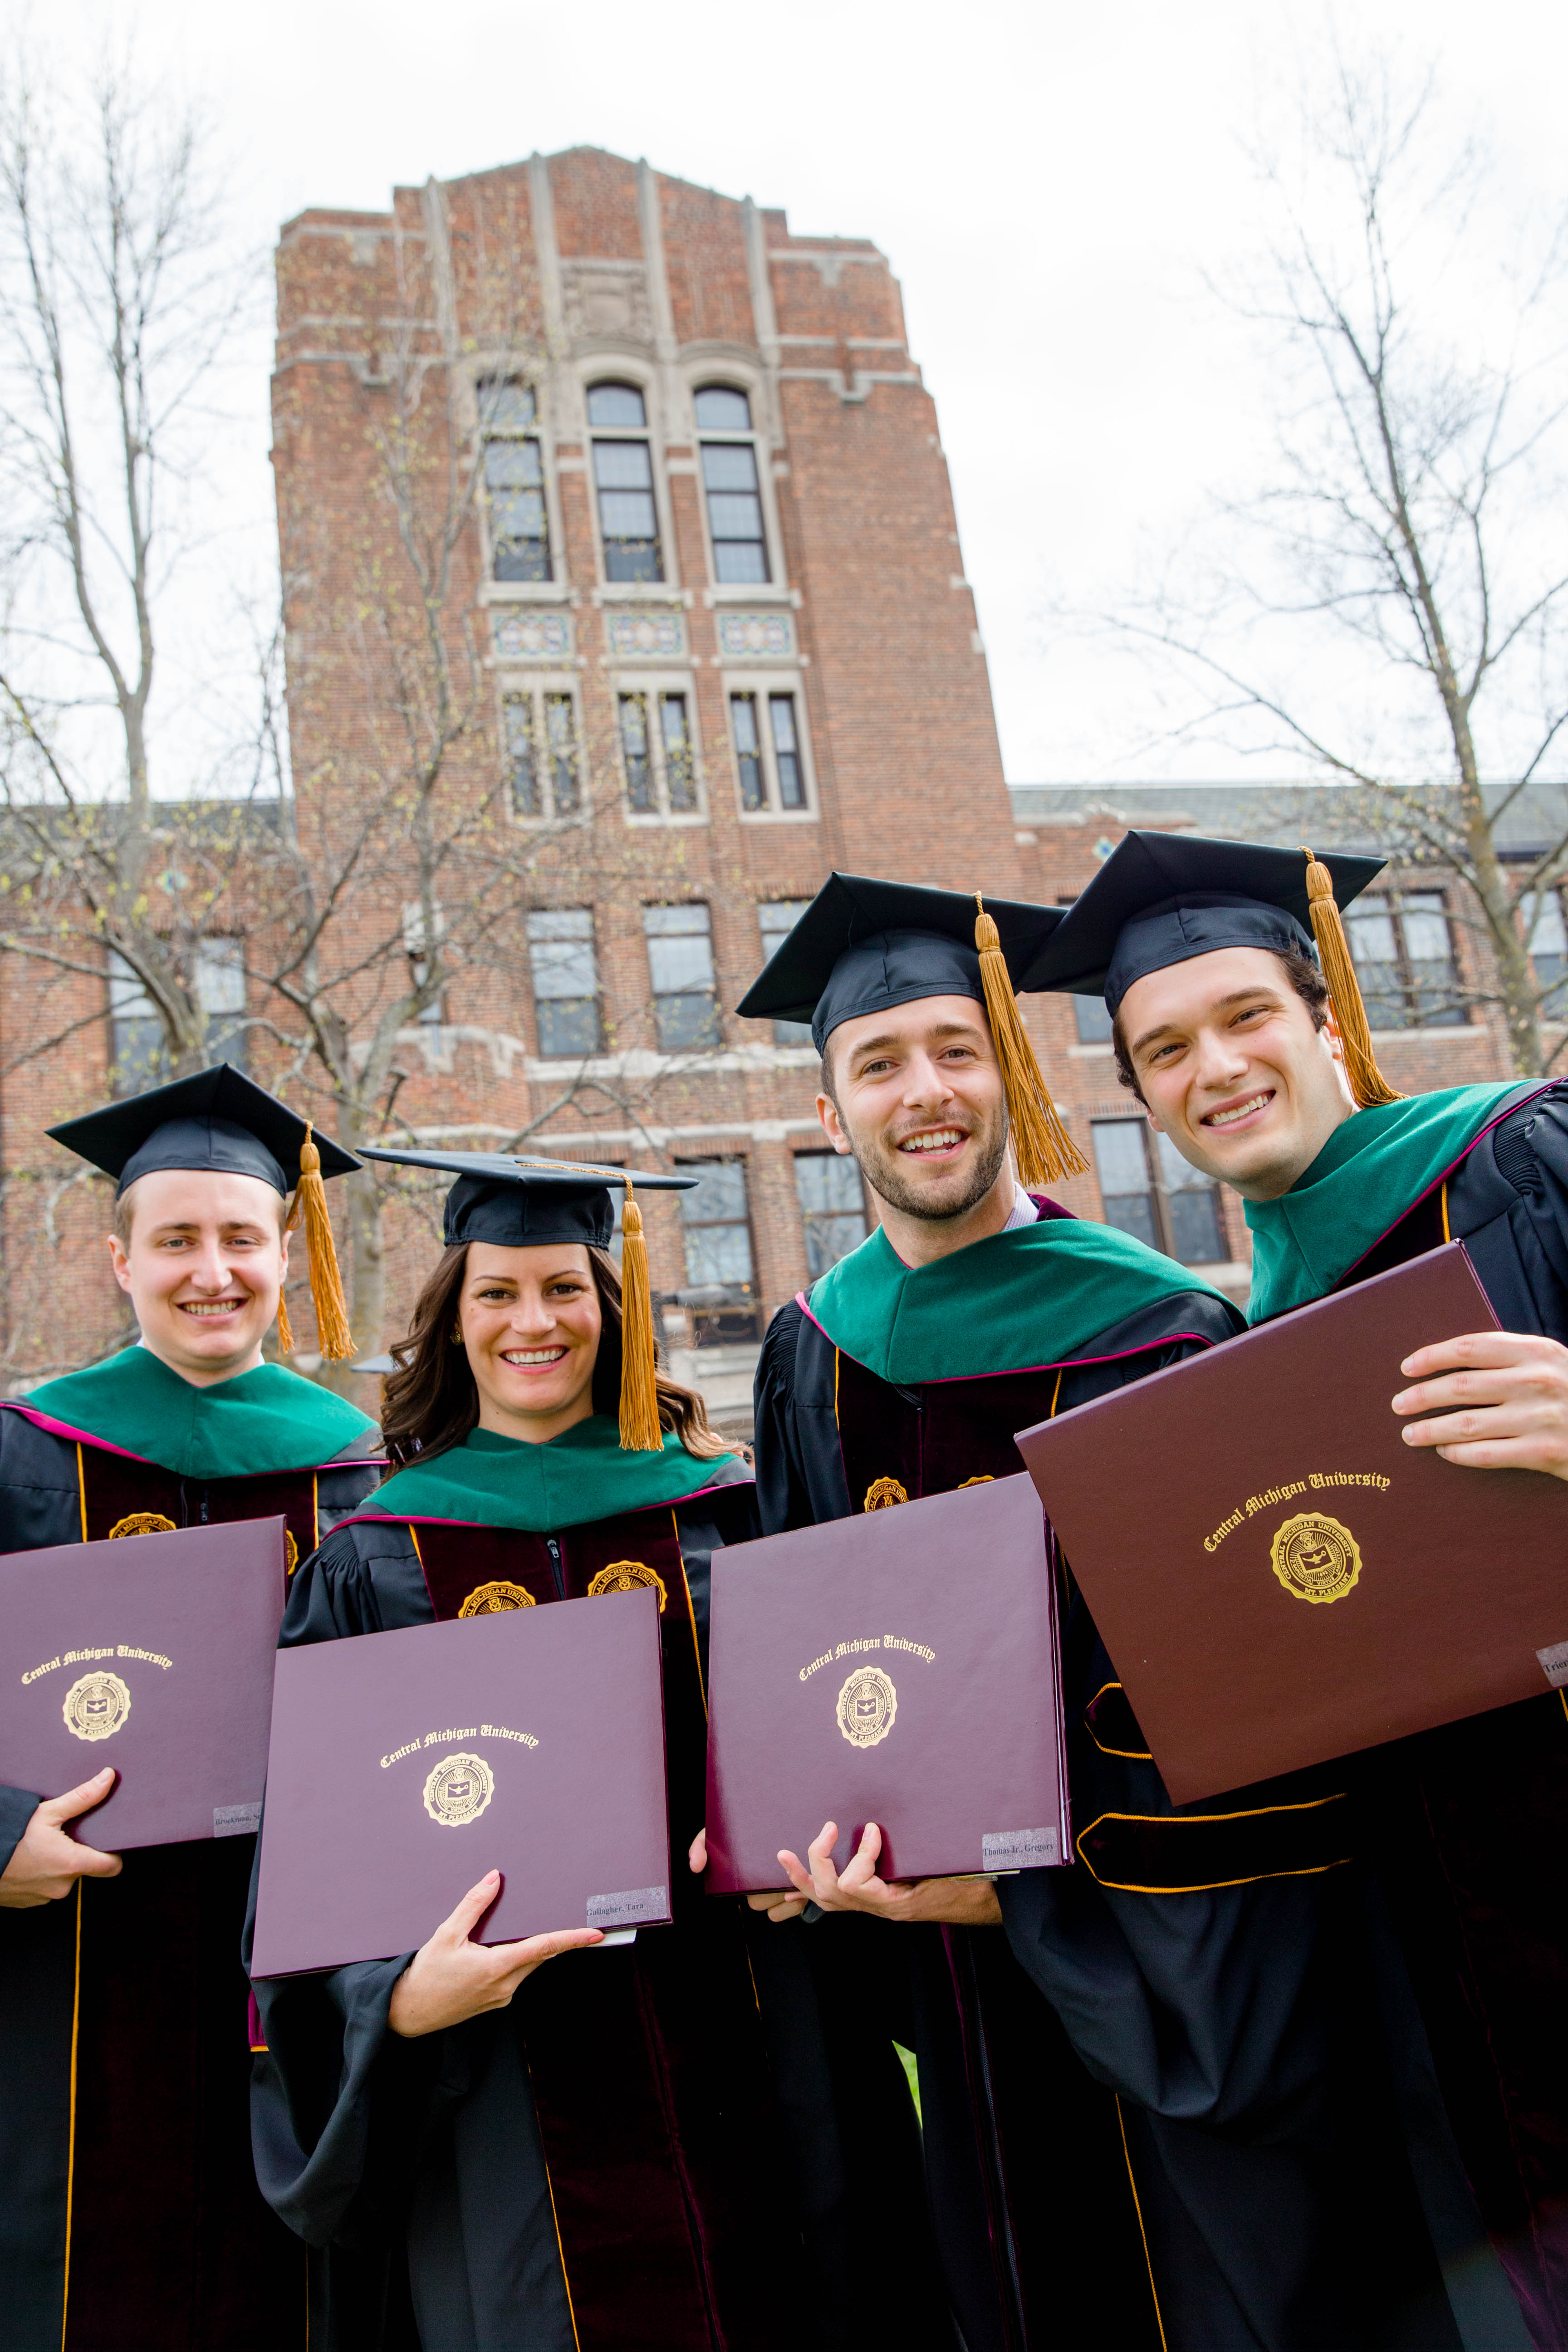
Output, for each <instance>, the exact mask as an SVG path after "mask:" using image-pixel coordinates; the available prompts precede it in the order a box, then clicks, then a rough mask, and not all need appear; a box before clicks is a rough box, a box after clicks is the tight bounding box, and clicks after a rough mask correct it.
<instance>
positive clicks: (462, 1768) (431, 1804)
mask: <svg viewBox="0 0 1568 2352" xmlns="http://www.w3.org/2000/svg"><path fill="white" fill-rule="evenodd" d="M495 1792H496V1776H495V1774H494V1773H493V1772H492V1771H491V1770H490V1768H489V1765H488V1764H487V1763H486V1762H485V1759H484V1758H483V1757H482V1756H443V1757H442V1759H441V1761H440V1762H439V1764H435V1765H432V1766H431V1768H430V1771H429V1774H428V1775H427V1777H426V1782H425V1810H426V1812H427V1813H428V1814H429V1816H430V1818H431V1820H432V1821H433V1822H440V1824H441V1827H442V1828H443V1829H444V1830H460V1829H466V1828H467V1827H468V1823H469V1822H477V1821H478V1820H479V1815H480V1814H481V1813H482V1812H483V1811H484V1809H485V1807H486V1806H487V1805H488V1804H489V1801H490V1799H491V1798H492V1797H493V1796H494V1795H495Z"/></svg>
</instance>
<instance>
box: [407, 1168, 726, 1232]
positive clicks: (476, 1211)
mask: <svg viewBox="0 0 1568 2352" xmlns="http://www.w3.org/2000/svg"><path fill="white" fill-rule="evenodd" d="M363 1157H364V1158H365V1159H366V1160H389V1161H391V1162H392V1163H393V1164H394V1165H395V1166H396V1167H399V1168H434V1169H437V1170H439V1171H441V1172H442V1173H443V1174H445V1175H448V1176H455V1177H456V1178H457V1180H458V1181H457V1182H456V1183H455V1184H454V1185H453V1187H452V1189H451V1191H450V1192H448V1193H447V1205H446V1211H445V1213H444V1215H443V1217H442V1223H441V1238H442V1240H443V1241H444V1242H445V1243H447V1244H448V1246H450V1245H451V1244H454V1243H458V1242H493V1243H494V1244H496V1245H497V1247H498V1248H500V1249H538V1248H542V1247H548V1246H550V1245H552V1244H554V1243H557V1242H583V1243H585V1244H592V1245H593V1246H594V1247H595V1248H596V1249H608V1247H609V1245H610V1239H611V1236H612V1234H614V1232H615V1229H616V1221H615V1212H614V1209H613V1207H612V1205H611V1202H610V1188H611V1187H612V1186H613V1185H617V1184H618V1185H620V1186H622V1187H623V1188H625V1187H626V1186H628V1185H635V1186H636V1187H637V1189H638V1190H639V1191H647V1192H689V1191H690V1190H691V1187H692V1186H693V1185H694V1184H696V1183H698V1182H699V1181H700V1179H699V1178H697V1177H695V1176H665V1175H662V1174H649V1175H643V1174H641V1173H640V1172H639V1171H637V1170H636V1169H633V1170H631V1171H626V1170H625V1169H620V1168H598V1167H593V1166H589V1165H586V1164H584V1162H582V1161H579V1160H517V1159H514V1158H513V1157H512V1156H511V1154H510V1152H504V1151H384V1150H378V1149H373V1148H372V1146H370V1145H369V1144H366V1145H365V1147H364V1150H363Z"/></svg>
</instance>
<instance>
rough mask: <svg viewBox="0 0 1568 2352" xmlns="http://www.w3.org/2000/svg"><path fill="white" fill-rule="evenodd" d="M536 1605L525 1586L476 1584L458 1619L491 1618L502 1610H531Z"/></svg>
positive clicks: (459, 1612) (459, 1611)
mask: <svg viewBox="0 0 1568 2352" xmlns="http://www.w3.org/2000/svg"><path fill="white" fill-rule="evenodd" d="M537 1605H538V1604H537V1603H536V1601H534V1598H533V1595H532V1593H531V1592H530V1591H529V1589H528V1587H527V1586H526V1585H525V1584H476V1585H475V1587H474V1589H473V1591H471V1592H470V1593H469V1595H468V1599H467V1600H466V1601H464V1603H463V1605H462V1607H461V1608H460V1609H459V1610H458V1616H459V1617H493V1616H495V1615H496V1613H497V1612H498V1611H500V1610H502V1609H532V1608H535V1607H536V1606H537Z"/></svg>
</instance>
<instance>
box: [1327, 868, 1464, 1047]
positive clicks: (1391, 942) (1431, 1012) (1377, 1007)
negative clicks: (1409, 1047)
mask: <svg viewBox="0 0 1568 2352" xmlns="http://www.w3.org/2000/svg"><path fill="white" fill-rule="evenodd" d="M1345 927H1346V929H1347V930H1348V931H1349V933H1350V942H1351V953H1352V957H1353V959H1354V962H1355V968H1356V978H1357V980H1358V981H1359V982H1361V992H1362V996H1363V999H1364V1001H1365V1004H1366V1017H1367V1021H1368V1023H1369V1024H1370V1025H1371V1026H1372V1027H1373V1029H1422V1028H1428V1027H1431V1026H1432V1025H1433V1024H1450V1023H1453V1022H1455V1021H1459V1020H1462V1019H1463V1018H1464V1014H1463V1012H1462V1010H1461V1008H1460V1005H1459V993H1458V990H1459V983H1458V972H1457V971H1455V968H1454V943H1453V940H1452V939H1451V938H1450V936H1449V932H1448V919H1447V915H1446V914H1445V913H1444V911H1443V894H1442V892H1441V891H1440V890H1402V891H1393V890H1391V891H1389V892H1387V893H1386V894H1384V893H1382V892H1379V893H1378V894H1376V895H1375V896H1367V897H1363V898H1358V899H1357V900H1356V902H1355V904H1354V906H1353V907H1348V908H1346V909H1345Z"/></svg>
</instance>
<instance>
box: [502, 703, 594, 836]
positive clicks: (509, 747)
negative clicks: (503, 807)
mask: <svg viewBox="0 0 1568 2352" xmlns="http://www.w3.org/2000/svg"><path fill="white" fill-rule="evenodd" d="M501 727H502V733H503V738H504V741H505V746H506V763H507V774H508V777H509V780H510V785H511V806H512V814H513V815H514V816H520V817H550V816H575V815H576V814H577V813H578V811H579V810H580V809H581V807H582V805H583V767H582V748H581V743H580V740H579V737H578V731H577V710H576V705H575V702H574V698H573V697H572V695H571V694H570V693H563V692H546V693H540V692H538V691H537V690H534V689H529V690H526V691H521V692H519V693H515V694H509V695H507V696H506V697H505V698H504V699H503V701H502V704H501Z"/></svg>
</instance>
